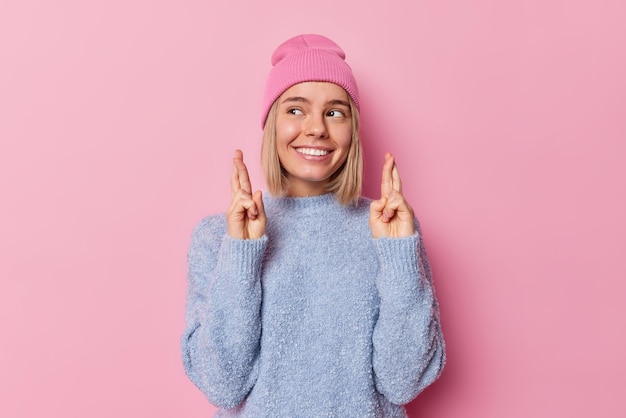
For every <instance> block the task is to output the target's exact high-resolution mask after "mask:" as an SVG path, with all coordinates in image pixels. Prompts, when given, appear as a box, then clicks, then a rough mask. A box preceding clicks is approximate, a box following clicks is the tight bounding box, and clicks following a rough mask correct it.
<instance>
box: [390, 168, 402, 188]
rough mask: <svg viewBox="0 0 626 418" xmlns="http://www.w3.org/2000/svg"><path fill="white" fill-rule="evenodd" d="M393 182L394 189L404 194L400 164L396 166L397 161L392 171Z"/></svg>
mask: <svg viewBox="0 0 626 418" xmlns="http://www.w3.org/2000/svg"><path fill="white" fill-rule="evenodd" d="M391 180H392V187H393V189H394V190H395V191H396V192H398V193H402V180H401V179H400V172H399V171H398V164H396V163H395V161H394V163H393V169H392V170H391Z"/></svg>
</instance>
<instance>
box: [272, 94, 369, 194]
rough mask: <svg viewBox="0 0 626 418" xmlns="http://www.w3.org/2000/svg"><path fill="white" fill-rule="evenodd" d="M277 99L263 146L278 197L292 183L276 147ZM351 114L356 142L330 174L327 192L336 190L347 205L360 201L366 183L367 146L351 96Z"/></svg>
mask: <svg viewBox="0 0 626 418" xmlns="http://www.w3.org/2000/svg"><path fill="white" fill-rule="evenodd" d="M277 103H278V100H276V101H275V102H274V103H273V104H272V107H271V108H270V110H269V112H268V114H267V120H266V121H265V127H264V128H263V145H262V147H261V164H262V165H263V172H264V174H265V181H266V183H267V188H268V190H269V191H270V193H271V194H273V195H274V196H285V195H287V193H288V191H289V182H288V181H287V177H286V176H285V169H284V168H283V167H282V165H281V164H280V160H279V158H278V151H277V149H276V112H277V110H276V109H277V108H278V104H277ZM350 115H351V119H352V141H351V142H350V149H349V150H348V157H347V158H346V161H345V162H344V163H343V164H342V165H341V167H339V168H338V169H337V171H336V172H335V173H333V175H332V176H331V177H330V181H329V182H328V186H327V191H328V192H329V193H334V194H335V196H336V197H337V200H338V201H339V202H340V203H341V204H342V205H344V206H347V205H349V204H351V203H352V204H356V203H357V200H358V199H359V196H361V189H362V183H363V149H362V146H361V141H360V140H359V111H358V109H357V108H356V105H355V104H354V101H353V100H352V98H351V97H350Z"/></svg>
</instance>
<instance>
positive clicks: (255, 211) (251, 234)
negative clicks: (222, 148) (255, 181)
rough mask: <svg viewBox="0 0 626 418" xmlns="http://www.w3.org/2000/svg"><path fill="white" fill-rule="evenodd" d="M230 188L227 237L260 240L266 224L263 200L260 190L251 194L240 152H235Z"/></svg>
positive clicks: (248, 179)
mask: <svg viewBox="0 0 626 418" xmlns="http://www.w3.org/2000/svg"><path fill="white" fill-rule="evenodd" d="M230 187H231V192H232V201H231V202H230V207H229V208H228V211H227V212H226V222H227V223H228V235H229V236H230V237H231V238H235V239H258V238H261V237H262V236H263V234H265V225H266V223H267V218H266V217H265V209H264V208H263V199H262V195H261V191H260V190H258V191H256V192H254V194H252V185H251V184H250V177H249V176H248V168H247V167H246V165H245V164H244V162H243V152H241V150H235V157H234V158H233V174H232V176H231V179H230Z"/></svg>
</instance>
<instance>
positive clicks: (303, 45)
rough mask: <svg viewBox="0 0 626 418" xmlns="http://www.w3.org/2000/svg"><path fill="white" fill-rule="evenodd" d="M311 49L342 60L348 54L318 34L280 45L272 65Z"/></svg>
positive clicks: (293, 39) (287, 41) (294, 39)
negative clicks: (327, 53) (322, 51)
mask: <svg viewBox="0 0 626 418" xmlns="http://www.w3.org/2000/svg"><path fill="white" fill-rule="evenodd" d="M311 48H313V49H318V50H325V51H328V52H329V53H331V54H335V55H337V56H338V57H339V58H341V59H345V58H346V54H345V52H344V51H343V49H341V47H340V46H339V45H337V44H336V43H334V42H333V41H331V40H330V39H328V38H327V37H325V36H322V35H316V34H309V35H298V36H294V37H293V38H291V39H288V40H286V41H285V42H283V43H282V44H281V45H279V46H278V48H276V50H275V51H274V53H273V54H272V65H276V64H278V63H279V62H280V61H282V60H283V59H284V58H285V57H287V56H289V55H291V54H294V53H298V52H300V51H304V50H307V49H311Z"/></svg>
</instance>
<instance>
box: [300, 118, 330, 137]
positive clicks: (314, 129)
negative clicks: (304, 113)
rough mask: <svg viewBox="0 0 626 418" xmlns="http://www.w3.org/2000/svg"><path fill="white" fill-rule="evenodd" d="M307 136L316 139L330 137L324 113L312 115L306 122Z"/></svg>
mask: <svg viewBox="0 0 626 418" xmlns="http://www.w3.org/2000/svg"><path fill="white" fill-rule="evenodd" d="M305 129H306V131H305V132H306V136H308V137H311V138H315V139H325V138H328V129H327V127H326V120H325V118H324V115H311V116H310V117H309V119H308V121H307V124H306V127H305Z"/></svg>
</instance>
